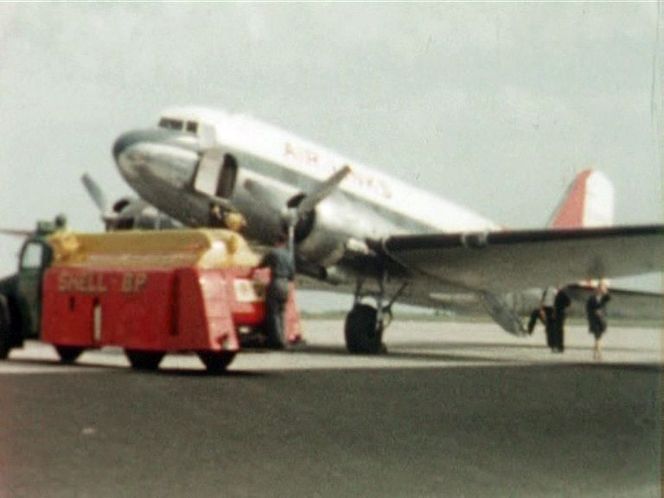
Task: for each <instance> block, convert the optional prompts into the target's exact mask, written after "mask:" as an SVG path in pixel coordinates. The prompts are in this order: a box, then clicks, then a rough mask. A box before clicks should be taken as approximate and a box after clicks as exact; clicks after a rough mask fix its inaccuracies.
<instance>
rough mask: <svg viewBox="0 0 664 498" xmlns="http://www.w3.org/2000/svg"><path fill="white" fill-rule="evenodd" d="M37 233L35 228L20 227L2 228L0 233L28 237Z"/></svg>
mask: <svg viewBox="0 0 664 498" xmlns="http://www.w3.org/2000/svg"><path fill="white" fill-rule="evenodd" d="M33 233H35V231H34V230H21V229H18V228H16V229H15V228H0V234H3V235H11V236H12V237H28V236H30V235H32V234H33Z"/></svg>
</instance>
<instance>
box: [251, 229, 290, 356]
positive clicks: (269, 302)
mask: <svg viewBox="0 0 664 498" xmlns="http://www.w3.org/2000/svg"><path fill="white" fill-rule="evenodd" d="M287 239H288V238H287V236H286V235H285V234H280V235H279V237H278V239H277V242H276V244H275V246H274V247H273V248H272V249H271V250H270V251H269V252H268V253H267V254H266V255H265V256H264V257H263V260H262V261H261V263H260V265H259V266H260V267H268V268H270V270H271V274H272V275H271V278H270V283H269V285H268V287H267V293H266V296H265V306H266V316H265V330H266V333H267V345H268V347H271V348H273V349H283V348H284V347H286V346H287V345H288V338H287V336H286V330H285V327H284V312H285V309H286V302H287V301H288V288H289V284H290V282H292V281H293V279H294V278H295V263H294V261H293V257H292V254H291V252H290V251H289V250H288V248H287V247H286V241H287Z"/></svg>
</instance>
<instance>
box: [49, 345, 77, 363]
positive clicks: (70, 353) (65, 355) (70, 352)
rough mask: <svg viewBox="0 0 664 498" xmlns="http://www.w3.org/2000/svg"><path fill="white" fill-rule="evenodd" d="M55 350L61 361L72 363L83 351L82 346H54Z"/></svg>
mask: <svg viewBox="0 0 664 498" xmlns="http://www.w3.org/2000/svg"><path fill="white" fill-rule="evenodd" d="M55 350H56V351H57V352H58V356H59V357H60V362H62V363H74V362H75V361H76V360H77V359H78V357H79V356H81V353H82V352H83V348H79V347H76V346H55Z"/></svg>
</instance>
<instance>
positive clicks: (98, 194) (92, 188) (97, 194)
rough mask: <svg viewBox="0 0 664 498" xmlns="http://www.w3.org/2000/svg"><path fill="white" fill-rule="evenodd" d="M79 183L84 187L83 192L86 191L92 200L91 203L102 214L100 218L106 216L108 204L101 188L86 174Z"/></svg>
mask: <svg viewBox="0 0 664 498" xmlns="http://www.w3.org/2000/svg"><path fill="white" fill-rule="evenodd" d="M81 181H82V182H83V185H84V186H85V190H87V191H88V194H89V195H90V197H91V198H92V201H93V202H94V203H95V205H96V206H97V208H98V209H99V211H101V212H102V216H106V213H107V206H108V203H107V202H106V196H105V195H104V192H103V190H102V189H101V187H100V186H99V185H98V184H97V182H95V181H94V180H93V179H92V177H91V176H90V175H88V174H87V173H85V174H83V176H81Z"/></svg>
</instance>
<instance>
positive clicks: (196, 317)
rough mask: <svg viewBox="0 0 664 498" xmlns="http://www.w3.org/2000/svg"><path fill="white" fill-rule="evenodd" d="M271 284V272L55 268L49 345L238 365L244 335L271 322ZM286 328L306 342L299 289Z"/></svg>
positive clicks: (45, 321)
mask: <svg viewBox="0 0 664 498" xmlns="http://www.w3.org/2000/svg"><path fill="white" fill-rule="evenodd" d="M269 278H270V272H269V270H268V269H265V268H248V267H229V268H224V269H200V268H197V267H180V268H178V267H175V268H172V267H166V268H154V267H147V268H145V269H142V268H140V267H135V268H126V267H122V268H112V267H109V268H105V267H94V268H90V267H83V268H77V267H75V266H61V267H58V266H54V267H51V268H50V269H49V270H48V271H47V272H46V274H45V276H44V281H43V290H42V296H43V303H42V305H43V308H42V333H41V338H42V340H43V341H45V342H49V343H51V344H53V345H55V346H56V348H59V349H58V351H59V352H60V351H61V350H64V351H67V350H74V351H76V350H83V349H91V348H100V347H102V346H119V347H122V348H125V350H127V351H138V352H141V354H148V355H149V354H150V353H154V354H157V355H159V354H161V355H162V356H163V354H165V353H169V352H182V351H192V352H196V353H199V355H201V359H203V358H204V357H205V355H206V354H207V355H208V356H209V355H210V354H217V353H219V354H223V355H225V358H227V359H228V358H230V359H232V357H233V355H234V354H235V353H236V352H238V351H239V350H240V347H241V337H240V333H241V332H242V331H243V330H244V329H245V328H255V327H261V326H262V324H263V322H264V320H265V300H264V289H265V286H266V284H267V282H268V281H269ZM285 325H286V332H287V337H288V341H289V342H291V343H295V342H298V341H299V340H300V339H301V329H300V322H299V315H298V312H297V309H296V306H295V301H294V291H293V289H292V288H291V292H290V296H289V301H288V305H287V309H286V319H285ZM61 356H62V354H61ZM128 356H129V357H130V361H132V357H131V356H130V355H129V354H128ZM159 359H161V357H159ZM204 361H205V360H204ZM229 362H230V360H228V363H229ZM156 363H157V364H158V361H157V362H156ZM133 364H134V362H133V361H132V365H133ZM206 364H207V362H206ZM134 366H136V365H134ZM208 367H209V365H208ZM155 368H156V365H155Z"/></svg>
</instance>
